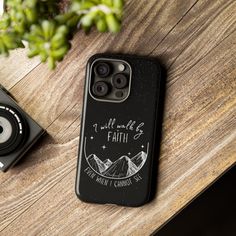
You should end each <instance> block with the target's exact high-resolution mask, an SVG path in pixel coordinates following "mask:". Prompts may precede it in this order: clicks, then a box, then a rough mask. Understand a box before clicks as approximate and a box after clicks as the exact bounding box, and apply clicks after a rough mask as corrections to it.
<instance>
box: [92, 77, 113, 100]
mask: <svg viewBox="0 0 236 236" xmlns="http://www.w3.org/2000/svg"><path fill="white" fill-rule="evenodd" d="M108 92H109V87H108V85H107V83H106V82H103V81H99V82H97V83H95V84H94V86H93V93H94V94H95V95H96V96H98V97H104V96H106V95H107V94H108Z"/></svg>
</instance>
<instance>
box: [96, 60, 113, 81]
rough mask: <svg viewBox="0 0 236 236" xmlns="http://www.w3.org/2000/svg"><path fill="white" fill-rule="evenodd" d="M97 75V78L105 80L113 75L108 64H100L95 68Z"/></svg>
mask: <svg viewBox="0 0 236 236" xmlns="http://www.w3.org/2000/svg"><path fill="white" fill-rule="evenodd" d="M95 73H96V75H97V76H99V77H101V78H105V77H107V76H108V75H109V74H110V73H111V67H110V65H109V64H107V63H104V62H100V63H98V64H97V65H96V66H95Z"/></svg>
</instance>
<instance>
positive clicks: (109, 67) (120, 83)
mask: <svg viewBox="0 0 236 236" xmlns="http://www.w3.org/2000/svg"><path fill="white" fill-rule="evenodd" d="M129 68H130V67H129V66H128V65H126V63H125V62H121V61H115V60H114V61H113V60H109V61H108V62H106V61H102V60H101V61H99V62H97V63H96V64H95V66H94V67H93V71H92V72H93V80H92V87H91V88H92V93H93V95H94V96H95V97H97V98H98V99H101V98H102V99H103V100H110V101H121V100H122V99H124V98H125V96H127V95H128V94H129V80H130V78H129V76H130V69H129Z"/></svg>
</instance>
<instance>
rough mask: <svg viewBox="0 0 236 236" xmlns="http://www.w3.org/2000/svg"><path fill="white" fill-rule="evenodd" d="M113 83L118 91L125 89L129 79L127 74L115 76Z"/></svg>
mask: <svg viewBox="0 0 236 236" xmlns="http://www.w3.org/2000/svg"><path fill="white" fill-rule="evenodd" d="M112 83H113V85H114V86H115V88H117V89H123V88H125V87H126V86H127V85H128V79H127V77H126V75H125V74H121V73H119V74H115V75H114V76H113V78H112Z"/></svg>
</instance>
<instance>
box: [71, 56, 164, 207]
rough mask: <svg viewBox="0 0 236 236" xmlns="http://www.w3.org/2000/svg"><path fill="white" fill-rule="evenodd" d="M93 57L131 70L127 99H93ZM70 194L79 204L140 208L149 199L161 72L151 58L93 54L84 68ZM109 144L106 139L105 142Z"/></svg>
mask: <svg viewBox="0 0 236 236" xmlns="http://www.w3.org/2000/svg"><path fill="white" fill-rule="evenodd" d="M99 58H110V59H119V60H124V61H126V62H128V63H129V64H130V66H131V68H132V79H131V90H130V95H129V97H128V98H127V100H125V101H124V102H122V103H112V102H101V101H96V100H94V99H93V98H92V97H91V95H90V93H89V80H90V78H89V77H90V76H89V74H90V67H91V64H92V63H93V61H94V60H96V59H99ZM86 74H87V77H86V84H85V93H84V107H83V116H82V123H81V136H80V148H79V157H78V167H77V178H76V194H77V196H78V197H79V198H80V199H81V200H82V201H85V202H91V203H101V204H116V205H123V206H133V207H134V206H141V205H143V204H145V203H146V202H148V201H149V200H150V196H151V183H152V177H153V176H152V170H153V160H154V158H158V157H157V156H155V155H154V152H155V137H156V125H157V115H158V103H159V94H160V81H161V68H160V65H159V64H158V63H157V62H156V61H155V60H153V59H147V58H142V57H136V56H127V55H106V54H97V55H95V56H93V57H91V58H90V60H89V62H88V64H87V73H86ZM108 140H109V141H108Z"/></svg>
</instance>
